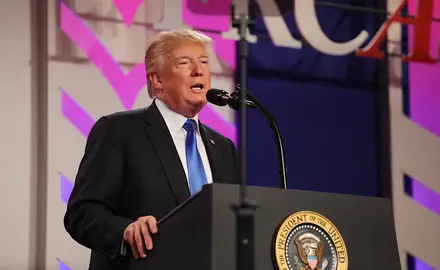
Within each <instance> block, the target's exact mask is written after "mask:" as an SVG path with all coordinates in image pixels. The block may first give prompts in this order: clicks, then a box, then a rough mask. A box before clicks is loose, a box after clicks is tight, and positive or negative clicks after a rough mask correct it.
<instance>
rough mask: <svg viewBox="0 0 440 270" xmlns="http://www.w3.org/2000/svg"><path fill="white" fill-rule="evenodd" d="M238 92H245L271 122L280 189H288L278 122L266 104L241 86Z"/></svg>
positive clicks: (238, 87)
mask: <svg viewBox="0 0 440 270" xmlns="http://www.w3.org/2000/svg"><path fill="white" fill-rule="evenodd" d="M236 89H237V91H238V92H240V91H245V94H246V96H247V97H248V98H249V99H250V100H251V101H252V102H253V103H255V105H256V106H257V107H258V108H259V109H260V111H261V112H262V113H263V114H264V116H266V118H267V119H268V121H269V126H270V128H271V129H272V130H273V131H274V135H275V143H276V145H277V151H278V164H279V174H280V187H281V188H283V189H287V169H286V163H285V156H284V148H283V140H282V138H281V133H280V129H279V128H278V124H277V121H276V119H275V117H274V116H273V115H272V114H271V113H270V112H269V110H268V109H267V108H266V106H264V104H263V103H262V102H261V101H260V100H259V99H258V98H257V97H256V96H254V95H253V94H252V93H251V92H250V91H247V90H246V89H241V88H240V86H238V85H237V88H236Z"/></svg>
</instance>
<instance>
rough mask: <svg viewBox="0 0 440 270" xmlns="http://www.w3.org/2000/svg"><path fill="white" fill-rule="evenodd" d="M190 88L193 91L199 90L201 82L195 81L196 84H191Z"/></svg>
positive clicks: (201, 88) (201, 87)
mask: <svg viewBox="0 0 440 270" xmlns="http://www.w3.org/2000/svg"><path fill="white" fill-rule="evenodd" d="M190 88H191V90H194V91H201V90H203V84H201V83H197V84H194V85H193V86H191V87H190Z"/></svg>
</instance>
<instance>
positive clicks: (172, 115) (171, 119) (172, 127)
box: [155, 99, 212, 186]
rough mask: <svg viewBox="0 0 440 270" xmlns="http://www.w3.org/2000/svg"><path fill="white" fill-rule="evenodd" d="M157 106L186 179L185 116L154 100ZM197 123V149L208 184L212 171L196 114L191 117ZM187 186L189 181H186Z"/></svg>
mask: <svg viewBox="0 0 440 270" xmlns="http://www.w3.org/2000/svg"><path fill="white" fill-rule="evenodd" d="M155 102H156V105H157V108H158V109H159V112H160V114H161V115H162V117H163V119H164V120H165V123H166V125H167V127H168V130H169V132H170V134H171V137H172V138H173V142H174V145H175V146H176V149H177V153H178V154H179V157H180V161H181V162H182V166H183V169H184V170H185V174H186V179H187V181H188V166H187V164H186V134H187V132H186V130H185V129H184V128H183V125H184V124H185V122H186V120H187V118H186V117H185V116H183V115H181V114H178V113H176V112H174V111H172V110H171V109H170V108H168V106H167V105H166V104H165V103H164V102H163V101H161V100H159V99H156V100H155ZM192 119H194V120H195V121H196V123H197V135H196V138H197V149H198V150H199V153H200V156H201V158H202V163H203V167H204V168H205V174H206V180H207V181H208V184H210V183H212V172H211V167H210V165H209V159H208V154H207V153H206V148H205V144H204V143H203V140H202V136H201V135H200V126H199V121H198V116H197V115H196V116H195V117H193V118H192ZM188 186H189V181H188Z"/></svg>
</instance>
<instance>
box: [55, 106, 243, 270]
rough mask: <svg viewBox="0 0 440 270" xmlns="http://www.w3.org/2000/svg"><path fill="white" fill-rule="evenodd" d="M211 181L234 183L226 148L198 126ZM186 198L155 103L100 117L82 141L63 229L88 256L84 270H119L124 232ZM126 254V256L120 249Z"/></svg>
mask: <svg viewBox="0 0 440 270" xmlns="http://www.w3.org/2000/svg"><path fill="white" fill-rule="evenodd" d="M200 132H201V136H202V138H203V141H204V144H205V147H206V151H207V154H208V159H209V163H210V165H211V170H212V176H213V181H214V182H222V183H237V182H238V178H239V169H238V165H237V163H238V162H237V154H236V148H235V146H234V144H233V143H232V141H231V140H230V139H228V138H226V137H224V136H222V135H220V134H219V133H217V132H216V131H214V130H212V129H210V128H209V127H207V126H205V125H203V124H200ZM189 196H190V192H189V188H188V184H187V179H186V175H185V172H184V169H183V167H182V163H181V161H180V158H179V155H178V153H177V150H176V149H175V146H174V143H173V140H172V137H171V134H170V133H169V131H168V128H167V126H166V124H165V121H164V120H163V118H162V115H161V114H160V112H159V110H158V109H157V107H156V105H155V103H154V102H153V103H152V105H151V106H150V107H149V108H148V109H140V110H133V111H128V112H119V113H115V114H112V115H108V116H105V117H102V118H100V119H99V120H98V121H97V122H96V124H95V125H94V127H93V128H92V130H91V132H90V135H89V137H88V140H87V145H86V148H85V154H84V157H83V159H82V161H81V163H80V166H79V170H78V174H77V177H76V180H75V185H74V188H73V191H72V194H71V196H70V199H69V203H68V206H67V212H66V214H65V217H64V226H65V228H66V230H67V231H68V232H69V234H70V235H71V236H72V238H73V239H75V240H76V241H77V242H78V243H80V244H81V245H83V246H86V247H88V248H90V249H91V250H92V254H91V259H90V268H89V269H91V270H111V269H126V267H125V266H126V264H127V261H128V259H127V257H125V258H124V257H122V256H121V254H120V250H121V243H122V239H123V232H124V230H125V228H126V227H127V226H128V225H129V224H130V223H131V222H133V221H135V220H136V219H137V218H138V217H140V216H146V215H152V216H154V217H156V219H157V220H160V219H161V218H162V217H164V216H165V215H166V214H167V213H169V212H170V211H171V210H173V209H174V208H175V207H176V206H178V205H179V204H180V203H182V202H183V201H184V200H185V199H187V198H188V197H189ZM127 252H130V253H131V249H129V248H128V249H127Z"/></svg>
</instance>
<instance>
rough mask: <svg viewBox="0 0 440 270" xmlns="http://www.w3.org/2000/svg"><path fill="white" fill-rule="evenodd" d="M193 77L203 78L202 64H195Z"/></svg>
mask: <svg viewBox="0 0 440 270" xmlns="http://www.w3.org/2000/svg"><path fill="white" fill-rule="evenodd" d="M192 76H194V77H199V76H203V70H202V67H201V65H200V64H195V65H194V68H193V72H192Z"/></svg>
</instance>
